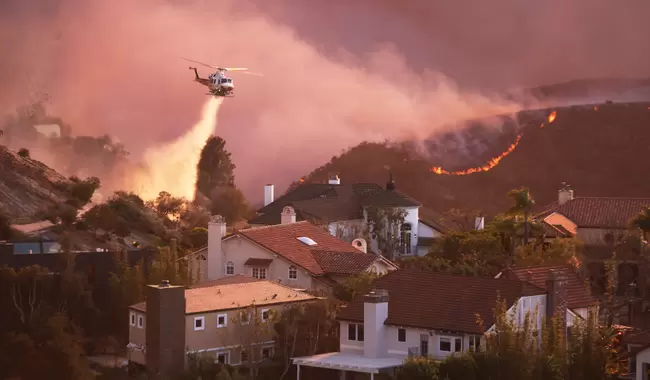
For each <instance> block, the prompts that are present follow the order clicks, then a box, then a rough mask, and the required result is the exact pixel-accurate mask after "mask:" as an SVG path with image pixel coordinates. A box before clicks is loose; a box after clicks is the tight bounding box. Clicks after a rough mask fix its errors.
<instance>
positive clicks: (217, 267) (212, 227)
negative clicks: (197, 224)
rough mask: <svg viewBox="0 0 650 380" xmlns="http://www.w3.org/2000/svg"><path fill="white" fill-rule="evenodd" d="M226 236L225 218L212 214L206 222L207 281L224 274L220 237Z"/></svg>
mask: <svg viewBox="0 0 650 380" xmlns="http://www.w3.org/2000/svg"><path fill="white" fill-rule="evenodd" d="M224 236H226V220H225V219H224V218H223V217H222V216H221V215H214V216H213V217H212V219H211V220H210V223H208V257H207V264H208V265H207V270H206V279H205V280H207V281H210V280H216V279H218V278H221V277H223V276H224V265H225V264H224V257H223V249H222V248H221V239H223V237H224Z"/></svg>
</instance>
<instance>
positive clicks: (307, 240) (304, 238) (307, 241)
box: [298, 236, 316, 245]
mask: <svg viewBox="0 0 650 380" xmlns="http://www.w3.org/2000/svg"><path fill="white" fill-rule="evenodd" d="M298 240H300V242H301V243H303V244H307V245H316V242H315V241H313V240H312V239H310V238H308V237H307V236H301V237H299V238H298Z"/></svg>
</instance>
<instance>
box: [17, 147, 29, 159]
mask: <svg viewBox="0 0 650 380" xmlns="http://www.w3.org/2000/svg"><path fill="white" fill-rule="evenodd" d="M18 155H19V156H20V157H22V158H29V149H27V148H20V149H19V150H18Z"/></svg>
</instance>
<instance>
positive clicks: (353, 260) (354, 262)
mask: <svg viewBox="0 0 650 380" xmlns="http://www.w3.org/2000/svg"><path fill="white" fill-rule="evenodd" d="M312 255H313V256H314V259H316V262H317V263H318V265H320V267H321V268H322V269H323V271H324V272H325V273H329V274H343V275H353V274H359V273H361V272H363V271H364V270H366V269H367V268H368V267H369V266H370V264H372V263H373V262H375V260H377V256H375V255H351V254H349V253H345V252H330V251H316V250H314V251H312Z"/></svg>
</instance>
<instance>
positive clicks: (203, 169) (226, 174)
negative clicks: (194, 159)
mask: <svg viewBox="0 0 650 380" xmlns="http://www.w3.org/2000/svg"><path fill="white" fill-rule="evenodd" d="M234 170H235V165H234V164H233V163H232V160H231V158H230V152H228V151H227V150H226V141H225V140H224V139H222V138H221V137H217V136H210V137H209V138H208V140H207V141H206V142H205V146H204V147H203V149H202V150H201V156H200V158H199V163H198V164H197V167H196V171H197V173H196V174H197V176H196V192H197V193H200V194H202V195H203V196H205V197H208V198H209V197H210V195H211V194H212V190H213V189H214V188H215V187H218V186H231V185H234V182H235V175H234Z"/></svg>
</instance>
